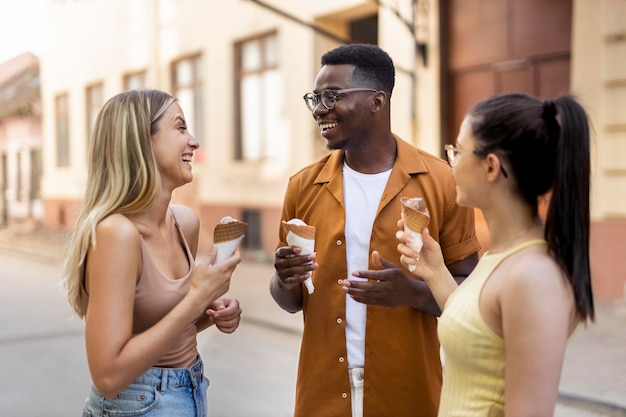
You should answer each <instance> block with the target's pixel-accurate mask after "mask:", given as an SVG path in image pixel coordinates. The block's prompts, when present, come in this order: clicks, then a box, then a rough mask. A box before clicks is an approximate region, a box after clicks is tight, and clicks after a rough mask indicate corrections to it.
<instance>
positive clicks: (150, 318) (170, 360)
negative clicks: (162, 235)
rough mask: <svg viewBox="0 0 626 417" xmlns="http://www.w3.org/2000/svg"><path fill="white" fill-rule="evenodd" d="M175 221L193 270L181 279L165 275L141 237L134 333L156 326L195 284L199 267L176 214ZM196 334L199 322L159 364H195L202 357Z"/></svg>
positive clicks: (177, 365)
mask: <svg viewBox="0 0 626 417" xmlns="http://www.w3.org/2000/svg"><path fill="white" fill-rule="evenodd" d="M172 215H173V213H172ZM174 223H175V225H176V230H177V231H178V236H179V237H180V241H181V243H182V244H183V246H184V248H185V253H186V255H187V259H188V261H189V271H188V272H187V274H185V275H184V276H183V277H180V278H177V279H170V278H167V277H165V276H164V275H163V274H162V273H161V271H159V269H158V268H157V266H156V265H155V264H154V260H153V259H152V258H151V257H150V253H149V252H148V249H147V247H146V244H145V242H144V241H143V237H142V238H141V263H142V269H141V276H140V277H139V282H138V283H137V287H136V289H135V308H134V314H133V334H138V333H141V332H143V331H145V330H147V329H149V328H150V327H152V326H153V325H155V324H156V323H157V322H158V321H159V320H161V319H162V318H163V317H164V316H165V315H166V314H167V313H169V312H170V311H171V310H172V309H173V308H174V307H175V306H176V305H177V304H178V303H179V302H180V301H181V300H182V299H183V297H185V295H186V294H187V291H189V288H190V287H191V277H192V275H193V271H194V270H195V262H194V259H193V255H192V254H191V251H190V250H189V246H188V245H187V241H186V240H185V236H184V234H183V232H182V230H181V228H180V225H179V224H178V222H177V221H176V218H175V217H174ZM196 334H197V331H196V324H195V323H191V324H190V325H189V326H188V327H187V328H186V329H185V330H184V331H183V333H182V334H181V335H180V337H177V338H176V341H175V342H174V344H173V345H172V347H171V348H170V350H169V351H168V352H166V353H165V355H163V357H161V359H159V361H158V362H157V363H156V364H155V366H157V367H162V368H184V367H187V366H189V365H191V364H193V363H194V362H195V361H196V359H197V356H198V351H197V346H196V343H197V342H196Z"/></svg>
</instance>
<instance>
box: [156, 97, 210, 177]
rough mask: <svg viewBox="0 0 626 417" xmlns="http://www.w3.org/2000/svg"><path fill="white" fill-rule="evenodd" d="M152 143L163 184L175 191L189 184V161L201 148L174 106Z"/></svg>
mask: <svg viewBox="0 0 626 417" xmlns="http://www.w3.org/2000/svg"><path fill="white" fill-rule="evenodd" d="M151 141H152V149H153V152H154V156H155V158H156V161H157V165H158V167H159V170H160V171H161V175H162V178H163V181H164V184H165V185H168V184H169V185H170V186H171V189H174V188H176V187H179V186H181V185H184V184H186V183H188V182H191V180H192V179H193V174H192V172H191V161H192V158H193V153H194V151H195V150H196V149H198V148H199V147H200V144H199V143H198V141H197V140H196V139H195V138H194V137H193V136H192V135H191V134H190V133H189V130H188V129H187V122H186V121H185V116H184V114H183V111H182V109H181V108H180V105H179V104H178V103H177V102H174V103H172V104H171V105H170V106H169V107H168V108H167V110H166V111H165V113H163V116H162V118H161V120H160V121H159V122H158V128H157V131H156V132H155V133H154V134H153V135H152V138H151Z"/></svg>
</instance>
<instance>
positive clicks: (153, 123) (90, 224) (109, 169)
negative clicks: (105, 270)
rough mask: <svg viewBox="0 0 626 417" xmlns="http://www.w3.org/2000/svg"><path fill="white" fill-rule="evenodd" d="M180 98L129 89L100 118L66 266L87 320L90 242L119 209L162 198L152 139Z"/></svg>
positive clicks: (74, 302)
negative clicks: (87, 265) (162, 119)
mask: <svg viewBox="0 0 626 417" xmlns="http://www.w3.org/2000/svg"><path fill="white" fill-rule="evenodd" d="M175 100H176V99H175V98H174V97H172V96H170V95H169V94H167V93H165V92H162V91H158V90H131V91H126V92H124V93H121V94H118V95H116V96H114V97H112V98H111V99H109V100H108V101H107V102H106V103H105V104H104V106H103V108H102V109H101V110H100V113H99V114H98V117H97V118H96V123H95V127H94V133H93V136H92V138H91V141H90V143H89V152H88V155H89V156H88V158H89V159H88V172H87V185H86V190H85V196H84V199H83V202H82V206H81V209H80V214H79V216H78V219H77V222H76V226H75V228H74V230H73V232H72V235H71V236H70V240H69V241H68V247H67V256H66V259H65V266H64V286H65V290H66V291H67V296H68V299H69V303H70V305H71V306H72V308H73V310H74V312H75V313H76V314H77V315H78V316H79V317H81V318H82V317H84V315H85V311H84V308H83V297H84V291H83V289H84V287H85V266H86V265H85V264H86V262H85V260H86V256H87V251H88V250H89V246H90V245H92V246H93V247H94V248H95V246H96V233H95V231H96V226H97V225H98V223H99V222H100V221H102V220H103V219H104V218H105V217H107V216H109V215H110V214H113V213H136V212H139V211H141V210H143V209H145V208H146V207H148V206H149V205H150V204H152V202H153V201H154V199H155V198H156V196H157V193H158V192H159V189H160V186H161V178H160V174H159V169H158V167H157V164H156V160H155V158H154V154H153V152H152V146H151V141H150V139H151V136H152V135H153V134H154V133H156V131H157V130H158V123H159V121H160V119H161V117H162V115H163V113H164V112H165V110H166V109H167V108H168V107H169V106H170V105H171V104H172V103H173V102H174V101H175Z"/></svg>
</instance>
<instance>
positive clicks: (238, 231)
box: [213, 216, 248, 265]
mask: <svg viewBox="0 0 626 417" xmlns="http://www.w3.org/2000/svg"><path fill="white" fill-rule="evenodd" d="M247 228H248V223H245V222H242V221H240V220H237V219H235V218H233V217H230V216H226V217H223V218H222V220H220V223H219V224H218V225H217V226H215V229H214V230H213V243H214V244H215V246H216V247H217V256H216V257H215V261H214V262H213V264H214V265H217V264H218V263H220V262H222V261H224V260H225V259H228V258H230V257H231V256H232V254H233V253H234V252H235V249H237V245H239V242H241V240H242V239H243V237H244V233H245V232H246V229H247Z"/></svg>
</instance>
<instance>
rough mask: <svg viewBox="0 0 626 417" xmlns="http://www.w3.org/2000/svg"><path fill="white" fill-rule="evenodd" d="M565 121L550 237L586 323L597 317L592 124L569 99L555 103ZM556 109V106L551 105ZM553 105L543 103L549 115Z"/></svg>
mask: <svg viewBox="0 0 626 417" xmlns="http://www.w3.org/2000/svg"><path fill="white" fill-rule="evenodd" d="M555 103H556V108H557V109H558V117H559V119H560V135H559V137H558V138H555V139H556V140H558V144H557V160H556V170H555V177H554V183H553V186H552V196H551V201H550V205H549V207H548V214H547V217H546V227H545V238H546V241H547V242H548V246H549V248H550V251H551V252H552V253H553V255H554V257H555V258H556V260H557V262H558V263H559V265H560V266H561V268H562V269H563V271H564V272H565V273H566V274H567V277H568V279H569V281H570V282H571V284H572V288H573V289H574V295H575V298H576V309H577V311H578V313H579V315H580V316H581V318H582V319H587V318H590V319H591V320H593V319H594V317H595V314H594V305H593V293H592V289H591V270H590V266H589V229H590V215H589V195H590V192H589V188H590V176H591V161H590V142H591V141H590V137H589V124H588V121H587V114H586V113H585V110H584V109H583V108H582V107H581V106H580V104H578V103H577V102H576V100H574V99H573V98H572V97H570V96H561V97H558V98H557V99H556V100H555ZM552 106H554V105H552ZM547 107H550V103H546V104H544V115H546V110H547Z"/></svg>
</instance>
